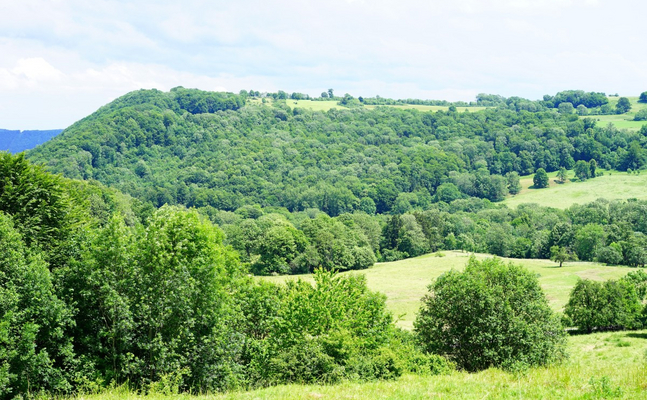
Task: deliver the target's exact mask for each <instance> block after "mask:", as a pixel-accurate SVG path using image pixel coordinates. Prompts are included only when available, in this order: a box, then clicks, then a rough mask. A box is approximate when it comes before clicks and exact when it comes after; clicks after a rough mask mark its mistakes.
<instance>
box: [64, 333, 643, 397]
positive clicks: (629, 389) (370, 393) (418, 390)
mask: <svg viewBox="0 0 647 400" xmlns="http://www.w3.org/2000/svg"><path fill="white" fill-rule="evenodd" d="M646 350H647V331H635V332H611V333H608V332H607V333H596V334H592V335H581V336H572V337H570V338H569V343H568V352H569V354H570V357H569V359H568V360H567V361H565V362H564V363H562V364H561V365H555V366H552V367H547V368H533V369H530V370H528V371H526V372H523V373H518V374H513V373H507V372H503V371H500V370H497V369H489V370H486V371H482V372H479V373H473V374H469V373H466V372H454V373H452V374H449V375H442V376H414V375H405V376H403V377H401V378H400V379H398V380H396V381H381V382H365V383H350V382H347V383H342V384H339V385H330V386H316V385H281V386H276V387H271V388H266V389H260V390H255V391H250V392H234V393H228V394H221V395H205V396H189V395H172V396H163V395H151V396H138V395H136V394H134V393H132V392H129V391H128V390H125V389H123V388H118V389H114V390H109V391H106V392H104V393H102V394H99V395H86V396H78V397H77V399H79V400H80V399H84V400H123V399H133V400H134V399H148V400H170V399H187V400H207V399H213V400H216V399H217V400H228V399H250V400H251V399H259V400H260V399H267V400H270V399H394V400H398V399H465V400H467V399H475V400H476V399H511V400H512V399H611V398H617V399H646V398H647V363H646V362H645V351H646Z"/></svg>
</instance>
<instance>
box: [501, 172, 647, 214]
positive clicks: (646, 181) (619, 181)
mask: <svg viewBox="0 0 647 400" xmlns="http://www.w3.org/2000/svg"><path fill="white" fill-rule="evenodd" d="M568 173H569V177H573V175H574V172H573V171H569V172H568ZM555 175H556V172H551V173H549V174H548V177H549V182H550V186H549V187H548V188H545V189H530V186H532V184H533V183H532V178H533V175H529V176H524V177H521V179H520V183H521V187H522V190H521V192H520V193H519V194H517V195H516V196H511V197H508V198H507V199H506V200H504V201H503V204H506V205H507V206H508V207H516V206H518V205H519V204H522V203H537V204H539V205H541V206H547V207H555V208H561V209H565V208H568V207H570V206H571V205H573V204H584V203H590V202H592V201H595V200H597V199H599V198H605V199H609V200H613V199H631V198H636V199H647V190H645V189H646V188H647V174H645V173H642V174H640V175H635V174H628V173H626V172H618V171H604V175H603V176H598V177H597V178H593V179H588V180H586V181H584V182H571V181H567V182H566V183H564V184H558V183H556V182H555V180H556V178H555Z"/></svg>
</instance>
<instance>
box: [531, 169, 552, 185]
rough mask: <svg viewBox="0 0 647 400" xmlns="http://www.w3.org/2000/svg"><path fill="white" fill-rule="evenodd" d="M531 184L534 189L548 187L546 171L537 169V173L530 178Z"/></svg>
mask: <svg viewBox="0 0 647 400" xmlns="http://www.w3.org/2000/svg"><path fill="white" fill-rule="evenodd" d="M532 182H533V184H534V187H535V188H536V189H542V188H546V187H548V174H546V170H545V169H543V168H539V169H538V170H537V172H535V176H534V177H533V178H532Z"/></svg>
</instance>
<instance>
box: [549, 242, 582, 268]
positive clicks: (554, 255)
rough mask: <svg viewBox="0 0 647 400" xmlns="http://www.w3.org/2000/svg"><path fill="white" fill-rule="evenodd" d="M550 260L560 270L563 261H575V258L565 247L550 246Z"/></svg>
mask: <svg viewBox="0 0 647 400" xmlns="http://www.w3.org/2000/svg"><path fill="white" fill-rule="evenodd" d="M550 260H551V261H554V262H556V263H559V267H560V268H561V267H562V264H564V262H565V261H575V260H577V256H576V255H575V254H573V253H571V252H570V251H569V250H568V249H566V248H565V247H560V246H552V247H551V248H550Z"/></svg>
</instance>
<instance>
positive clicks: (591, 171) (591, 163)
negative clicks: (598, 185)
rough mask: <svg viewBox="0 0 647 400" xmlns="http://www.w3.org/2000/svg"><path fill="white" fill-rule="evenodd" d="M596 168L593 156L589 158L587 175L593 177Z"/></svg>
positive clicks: (596, 164)
mask: <svg viewBox="0 0 647 400" xmlns="http://www.w3.org/2000/svg"><path fill="white" fill-rule="evenodd" d="M597 169H598V162H597V161H595V159H594V158H592V159H590V160H589V175H590V177H591V178H595V174H596V171H597Z"/></svg>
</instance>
